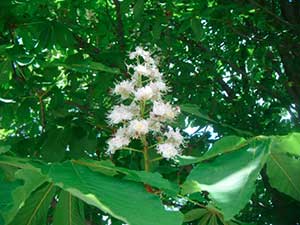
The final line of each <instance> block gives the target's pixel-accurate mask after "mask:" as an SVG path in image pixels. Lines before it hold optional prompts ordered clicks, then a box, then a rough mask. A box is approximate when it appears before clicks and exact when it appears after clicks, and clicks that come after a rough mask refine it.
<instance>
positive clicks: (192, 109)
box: [180, 104, 253, 136]
mask: <svg viewBox="0 0 300 225" xmlns="http://www.w3.org/2000/svg"><path fill="white" fill-rule="evenodd" d="M180 109H181V111H183V112H186V113H189V114H192V115H194V116H197V117H199V118H201V119H203V120H206V121H208V122H210V123H213V124H218V125H220V126H222V127H225V128H229V129H231V130H233V131H235V132H236V133H237V134H241V135H246V136H253V134H252V133H251V132H249V131H245V130H241V129H238V128H235V127H233V126H231V125H229V124H226V123H220V122H218V121H216V120H214V119H212V118H210V117H209V116H208V115H206V114H204V113H202V112H201V111H200V110H199V107H198V106H197V105H195V104H183V105H181V106H180Z"/></svg>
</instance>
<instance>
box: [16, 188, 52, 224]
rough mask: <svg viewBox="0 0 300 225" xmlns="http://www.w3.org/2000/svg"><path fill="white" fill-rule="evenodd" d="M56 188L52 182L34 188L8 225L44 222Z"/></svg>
mask: <svg viewBox="0 0 300 225" xmlns="http://www.w3.org/2000/svg"><path fill="white" fill-rule="evenodd" d="M55 191H56V188H55V187H54V186H53V184H47V185H43V187H41V188H39V189H38V190H36V191H35V192H34V193H32V194H31V196H30V197H29V198H28V199H27V201H26V202H25V203H24V205H23V206H22V208H21V209H20V210H19V212H18V214H17V215H16V217H15V218H13V220H12V222H11V223H10V225H15V224H22V225H41V224H46V221H47V214H48V210H49V207H50V203H51V201H52V200H53V196H54V194H55Z"/></svg>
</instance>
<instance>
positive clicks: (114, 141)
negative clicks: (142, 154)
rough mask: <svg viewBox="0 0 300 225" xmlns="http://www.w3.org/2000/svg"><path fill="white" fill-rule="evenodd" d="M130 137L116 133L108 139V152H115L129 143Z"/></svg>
mask: <svg viewBox="0 0 300 225" xmlns="http://www.w3.org/2000/svg"><path fill="white" fill-rule="evenodd" d="M129 143H130V139H129V137H127V136H123V135H116V136H115V137H113V138H111V139H109V140H108V142H107V144H108V152H109V153H111V154H114V153H115V152H116V150H118V149H120V148H122V147H125V146H127V145H129Z"/></svg>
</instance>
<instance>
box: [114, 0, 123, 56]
mask: <svg viewBox="0 0 300 225" xmlns="http://www.w3.org/2000/svg"><path fill="white" fill-rule="evenodd" d="M113 2H114V4H115V6H116V15H117V34H118V39H119V45H120V49H121V51H122V52H123V51H124V50H125V38H124V29H123V21H122V13H121V5H120V2H119V0H113Z"/></svg>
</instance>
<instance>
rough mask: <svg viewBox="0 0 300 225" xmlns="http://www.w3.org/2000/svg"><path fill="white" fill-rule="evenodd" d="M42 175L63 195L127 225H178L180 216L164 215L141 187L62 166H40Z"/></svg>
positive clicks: (162, 209) (155, 199) (70, 166)
mask: <svg viewBox="0 0 300 225" xmlns="http://www.w3.org/2000/svg"><path fill="white" fill-rule="evenodd" d="M44 172H46V173H47V175H48V177H49V178H50V179H51V180H52V182H54V184H55V185H57V186H59V187H61V188H62V189H64V190H65V191H67V192H69V193H71V194H72V195H74V196H76V197H77V198H79V199H81V200H82V201H84V202H86V203H88V204H91V205H93V206H95V207H97V208H99V209H101V210H102V211H104V212H107V213H109V214H110V215H112V216H114V217H115V218H118V219H120V220H122V221H124V222H126V223H128V224H130V225H153V224H156V223H157V221H160V223H161V224H164V225H180V224H181V223H182V215H181V213H180V212H172V211H166V210H165V209H164V207H163V205H162V204H161V202H160V200H159V198H158V197H157V196H154V195H151V194H149V193H147V192H146V191H145V188H144V186H143V185H140V184H138V183H135V182H131V181H126V180H121V179H118V178H113V177H110V176H105V175H102V174H100V173H97V172H94V171H91V170H90V169H89V168H87V167H84V166H80V165H76V164H73V163H71V162H65V163H63V164H52V165H51V166H49V167H48V168H47V167H46V166H44Z"/></svg>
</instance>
